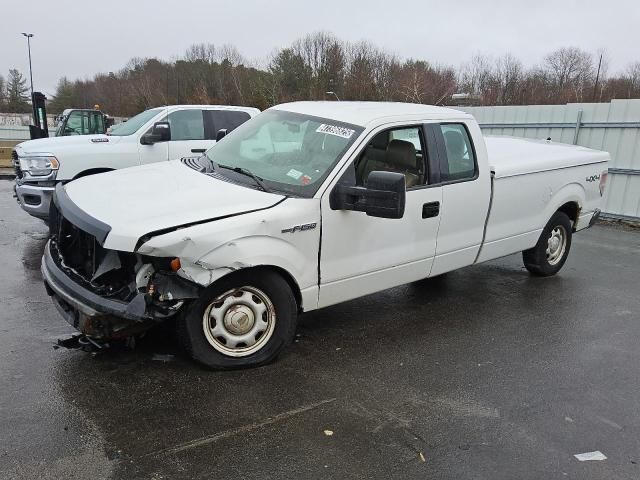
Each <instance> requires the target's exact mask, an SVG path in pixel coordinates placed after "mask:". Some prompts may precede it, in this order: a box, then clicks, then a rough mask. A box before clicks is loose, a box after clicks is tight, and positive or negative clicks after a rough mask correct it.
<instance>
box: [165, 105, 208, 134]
mask: <svg viewBox="0 0 640 480" xmlns="http://www.w3.org/2000/svg"><path fill="white" fill-rule="evenodd" d="M167 121H168V122H169V125H170V126H171V140H204V121H203V118H202V110H196V109H189V110H177V111H175V112H171V113H170V114H169V116H168V118H167Z"/></svg>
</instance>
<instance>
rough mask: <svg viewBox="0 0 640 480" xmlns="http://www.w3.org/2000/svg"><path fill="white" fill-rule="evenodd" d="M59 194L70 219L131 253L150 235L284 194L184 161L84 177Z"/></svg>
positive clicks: (260, 205)
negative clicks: (212, 173)
mask: <svg viewBox="0 0 640 480" xmlns="http://www.w3.org/2000/svg"><path fill="white" fill-rule="evenodd" d="M249 181H250V180H249ZM59 188H62V187H59ZM57 195H58V197H59V198H58V202H57V203H58V208H59V209H60V211H61V213H62V215H63V216H65V217H66V218H67V219H68V220H69V221H71V222H72V223H74V224H75V225H76V226H78V227H79V228H82V229H86V230H87V231H89V233H92V234H94V235H95V236H96V238H98V240H99V241H101V240H104V247H105V248H109V249H113V250H122V251H129V252H132V251H134V250H135V249H136V247H137V246H138V241H139V240H140V238H141V237H144V236H146V235H148V234H151V233H154V232H160V231H171V230H172V229H176V228H180V227H182V226H188V225H192V224H195V223H202V222H206V221H213V220H216V219H219V218H226V217H230V216H234V215H240V214H243V213H248V212H252V211H256V210H261V209H265V208H270V207H273V206H275V205H277V204H278V203H280V202H281V201H282V200H283V199H284V198H286V197H285V196H283V195H279V194H275V193H266V192H262V191H259V190H254V189H253V188H250V187H245V186H242V185H236V184H233V183H230V182H227V181H224V180H218V179H216V178H213V177H210V176H208V175H205V174H203V173H200V172H197V171H195V170H193V169H191V168H189V167H187V166H186V165H184V164H183V163H182V162H181V161H180V160H176V161H172V162H166V163H154V164H150V165H144V166H140V167H133V168H126V169H122V170H116V171H113V172H108V173H102V174H99V175H92V176H89V177H84V178H80V179H78V180H75V181H73V182H71V183H68V184H66V185H65V186H64V190H62V191H58V192H57ZM91 230H95V231H91ZM96 232H98V234H96ZM100 233H102V239H101V238H100Z"/></svg>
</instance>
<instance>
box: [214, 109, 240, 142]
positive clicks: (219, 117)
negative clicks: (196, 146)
mask: <svg viewBox="0 0 640 480" xmlns="http://www.w3.org/2000/svg"><path fill="white" fill-rule="evenodd" d="M203 113H204V124H205V129H206V132H207V138H208V139H210V140H215V139H216V134H217V133H218V131H219V130H222V129H226V130H227V133H229V132H231V131H232V130H234V129H235V128H237V127H239V126H240V125H242V124H243V123H244V122H246V121H247V120H249V119H250V118H251V115H249V114H248V113H247V112H239V111H237V110H205V111H204V112H203Z"/></svg>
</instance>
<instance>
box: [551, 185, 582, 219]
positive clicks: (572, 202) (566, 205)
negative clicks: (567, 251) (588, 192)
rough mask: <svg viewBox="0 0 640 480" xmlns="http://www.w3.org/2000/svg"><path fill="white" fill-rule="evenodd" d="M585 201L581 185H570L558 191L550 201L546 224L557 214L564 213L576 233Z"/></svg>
mask: <svg viewBox="0 0 640 480" xmlns="http://www.w3.org/2000/svg"><path fill="white" fill-rule="evenodd" d="M584 201H585V191H584V187H583V186H582V185H580V184H579V183H570V184H568V185H565V186H564V187H563V188H561V189H560V190H558V191H557V192H556V193H555V194H554V195H553V196H552V197H551V199H550V201H549V203H548V207H547V209H546V212H545V218H546V220H545V223H546V222H547V221H549V219H550V218H551V217H552V216H553V214H554V213H556V212H563V213H564V214H566V215H567V216H568V217H569V219H570V220H571V222H572V227H573V229H574V231H575V226H576V224H577V222H578V218H579V217H580V210H581V209H582V205H584Z"/></svg>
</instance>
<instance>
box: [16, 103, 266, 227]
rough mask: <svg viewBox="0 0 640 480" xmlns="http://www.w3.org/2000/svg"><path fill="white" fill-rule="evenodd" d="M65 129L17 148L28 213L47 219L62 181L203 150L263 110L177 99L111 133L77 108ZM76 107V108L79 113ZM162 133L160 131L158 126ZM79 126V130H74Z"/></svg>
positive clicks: (20, 189) (20, 193)
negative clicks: (95, 131) (178, 101)
mask: <svg viewBox="0 0 640 480" xmlns="http://www.w3.org/2000/svg"><path fill="white" fill-rule="evenodd" d="M74 112H77V114H76V115H74V116H73V118H72V117H71V116H69V117H68V118H67V120H66V122H65V123H64V125H65V126H64V128H63V135H62V136H60V137H53V138H41V139H37V140H28V141H26V142H22V143H20V144H18V145H17V146H16V147H15V149H14V150H13V152H12V157H13V163H14V168H15V172H16V180H15V186H14V189H15V194H16V198H17V200H18V202H19V204H20V206H21V207H22V209H23V210H25V211H26V212H27V213H29V214H31V215H33V216H34V217H38V218H42V219H46V218H47V217H48V215H49V205H50V201H51V196H52V194H53V191H54V189H55V186H56V184H58V183H66V182H69V181H72V180H75V179H77V178H80V177H85V176H88V175H93V174H96V173H104V172H108V171H111V170H117V169H120V168H126V167H133V166H137V165H146V164H149V163H155V162H163V161H167V160H173V159H178V158H182V157H186V156H194V155H201V154H202V153H203V152H205V151H206V150H207V149H208V148H210V147H212V146H213V145H214V144H215V143H216V141H217V139H219V138H220V137H221V136H222V135H224V134H226V133H227V132H231V131H232V130H234V129H235V128H236V127H238V126H239V125H241V124H242V123H244V122H245V121H247V120H249V119H250V118H251V117H253V116H255V115H256V114H258V113H259V110H258V109H256V108H250V107H235V106H225V105H173V106H168V107H157V108H152V109H149V110H146V111H144V112H142V113H139V114H138V115H136V116H134V117H132V118H131V119H129V120H127V121H126V122H123V123H119V124H118V125H114V126H113V127H112V128H111V129H110V131H109V133H107V134H104V133H100V134H89V135H85V134H84V132H86V131H89V133H91V129H92V128H101V127H103V126H104V125H103V124H101V123H100V121H101V120H99V118H98V116H97V115H95V114H93V113H90V112H89V111H80V110H75V111H74ZM74 112H71V113H74ZM160 131H161V132H162V135H158V132H160ZM70 132H73V133H70Z"/></svg>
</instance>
